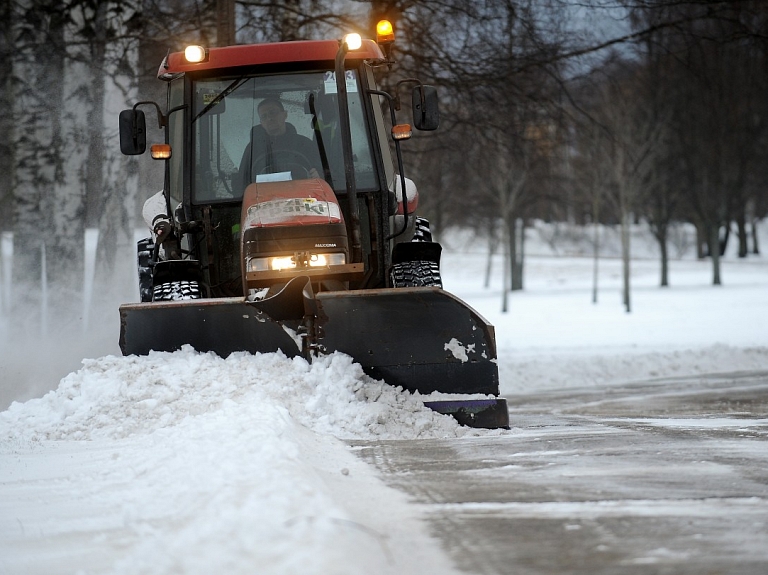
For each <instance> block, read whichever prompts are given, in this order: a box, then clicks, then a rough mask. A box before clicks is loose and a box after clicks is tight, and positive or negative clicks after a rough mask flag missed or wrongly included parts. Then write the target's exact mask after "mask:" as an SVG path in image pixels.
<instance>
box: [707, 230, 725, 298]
mask: <svg viewBox="0 0 768 575" xmlns="http://www.w3.org/2000/svg"><path fill="white" fill-rule="evenodd" d="M709 253H710V254H711V257H712V285H716V286H719V285H721V283H722V281H721V279H720V226H719V225H718V224H717V223H710V224H709Z"/></svg>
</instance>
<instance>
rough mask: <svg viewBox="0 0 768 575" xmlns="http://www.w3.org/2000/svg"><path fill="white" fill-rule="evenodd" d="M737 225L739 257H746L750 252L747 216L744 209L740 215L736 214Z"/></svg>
mask: <svg viewBox="0 0 768 575" xmlns="http://www.w3.org/2000/svg"><path fill="white" fill-rule="evenodd" d="M736 227H737V229H738V234H739V257H740V258H745V257H747V253H749V247H748V245H747V244H748V243H749V242H748V238H747V217H746V215H745V214H744V212H743V211H740V212H739V214H738V216H736Z"/></svg>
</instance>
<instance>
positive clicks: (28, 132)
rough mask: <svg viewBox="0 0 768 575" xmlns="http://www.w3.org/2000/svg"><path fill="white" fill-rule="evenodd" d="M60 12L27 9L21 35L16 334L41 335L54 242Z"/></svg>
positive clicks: (58, 166) (18, 56) (14, 298)
mask: <svg viewBox="0 0 768 575" xmlns="http://www.w3.org/2000/svg"><path fill="white" fill-rule="evenodd" d="M60 17H61V14H60V13H57V12H53V13H52V14H43V13H39V12H37V11H36V10H35V8H34V7H32V8H26V14H25V18H24V19H20V21H21V22H23V24H22V26H26V29H23V30H22V29H20V30H19V34H21V35H24V36H25V37H26V38H27V39H28V43H27V45H26V46H23V47H22V48H20V49H19V50H18V51H17V53H16V66H15V69H16V74H15V76H16V77H17V78H19V79H20V82H19V83H18V84H17V86H18V92H17V93H16V94H15V98H14V101H15V104H16V113H15V114H14V116H15V117H16V118H17V121H18V131H17V134H18V138H17V140H16V142H15V148H16V156H15V162H16V166H17V169H16V176H17V177H16V182H15V188H14V242H13V245H14V258H13V271H12V274H13V287H14V293H13V294H12V306H11V309H12V316H11V321H12V323H13V329H14V333H15V335H16V337H18V338H24V337H38V336H39V335H41V333H40V327H41V326H43V325H44V322H45V319H44V318H43V310H44V309H45V304H46V302H44V301H43V299H42V298H43V293H44V291H43V289H42V280H43V278H42V276H41V274H42V270H43V260H42V253H43V251H44V243H45V242H47V241H51V242H52V240H53V237H52V236H53V234H54V229H53V226H52V225H51V222H52V217H51V215H52V214H51V212H52V210H54V209H56V208H57V206H55V205H53V202H52V199H53V196H54V184H55V182H56V179H57V178H58V177H59V176H60V173H61V172H60V170H61V154H60V151H61V150H60V147H61V135H60V113H61V106H60V103H61V99H62V75H63V56H64V52H63V46H62V40H63V31H62V26H63V24H62V22H61V19H60Z"/></svg>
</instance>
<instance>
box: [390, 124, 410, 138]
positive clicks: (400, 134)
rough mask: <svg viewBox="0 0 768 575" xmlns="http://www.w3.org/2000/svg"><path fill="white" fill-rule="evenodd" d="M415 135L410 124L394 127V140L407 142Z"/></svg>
mask: <svg viewBox="0 0 768 575" xmlns="http://www.w3.org/2000/svg"><path fill="white" fill-rule="evenodd" d="M412 134H413V130H412V129H411V125H410V124H396V125H394V126H392V139H393V140H407V139H408V138H410V137H411V135H412Z"/></svg>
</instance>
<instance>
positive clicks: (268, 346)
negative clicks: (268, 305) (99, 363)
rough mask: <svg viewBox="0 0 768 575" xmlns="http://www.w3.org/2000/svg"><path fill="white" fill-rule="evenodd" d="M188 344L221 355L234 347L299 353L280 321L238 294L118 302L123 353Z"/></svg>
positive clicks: (291, 353)
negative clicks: (230, 296)
mask: <svg viewBox="0 0 768 575" xmlns="http://www.w3.org/2000/svg"><path fill="white" fill-rule="evenodd" d="M183 345H191V346H192V347H194V348H195V349H196V350H197V351H203V352H206V351H212V352H214V353H215V354H216V355H220V356H222V357H227V356H228V355H229V354H231V353H233V352H236V351H248V352H251V353H255V352H262V353H270V352H273V351H277V350H282V352H283V353H284V354H285V355H287V356H288V357H295V356H297V355H300V351H299V347H298V345H297V344H296V341H295V340H294V339H293V338H292V337H291V336H290V335H289V334H288V333H287V332H286V331H285V329H284V328H283V326H282V325H281V324H280V323H279V322H277V321H274V320H273V319H272V318H270V317H269V316H268V315H267V314H265V313H263V312H261V311H259V310H258V309H256V308H255V307H253V306H251V305H249V304H247V303H246V302H245V300H244V299H243V298H220V299H192V300H182V301H167V302H153V303H132V304H123V305H121V306H120V350H121V351H122V352H123V355H147V354H148V353H149V352H150V351H176V350H178V349H181V346H183Z"/></svg>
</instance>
